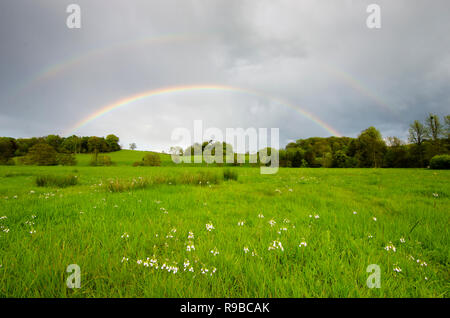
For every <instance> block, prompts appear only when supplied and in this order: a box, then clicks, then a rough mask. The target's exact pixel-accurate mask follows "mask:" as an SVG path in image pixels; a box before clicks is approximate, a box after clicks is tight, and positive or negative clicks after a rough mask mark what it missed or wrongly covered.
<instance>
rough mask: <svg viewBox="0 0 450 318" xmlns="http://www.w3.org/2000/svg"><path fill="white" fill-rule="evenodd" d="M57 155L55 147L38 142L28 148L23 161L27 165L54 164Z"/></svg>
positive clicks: (56, 161)
mask: <svg viewBox="0 0 450 318" xmlns="http://www.w3.org/2000/svg"><path fill="white" fill-rule="evenodd" d="M57 155H58V153H57V152H56V150H55V148H53V147H52V146H50V145H48V144H44V143H40V144H36V145H34V146H33V147H31V148H30V150H29V151H28V154H27V155H26V156H25V157H24V160H23V162H24V163H25V164H28V165H38V166H54V165H56V164H57V163H58V160H57Z"/></svg>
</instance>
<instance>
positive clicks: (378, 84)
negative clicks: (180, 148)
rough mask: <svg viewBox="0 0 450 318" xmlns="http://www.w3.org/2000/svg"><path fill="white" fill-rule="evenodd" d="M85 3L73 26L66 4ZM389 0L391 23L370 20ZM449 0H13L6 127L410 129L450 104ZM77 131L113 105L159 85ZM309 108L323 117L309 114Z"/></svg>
mask: <svg viewBox="0 0 450 318" xmlns="http://www.w3.org/2000/svg"><path fill="white" fill-rule="evenodd" d="M71 3H77V4H79V5H80V7H81V23H82V25H81V29H68V28H67V26H66V19H67V16H68V15H69V14H68V13H66V7H67V6H68V5H69V4H71ZM370 3H377V4H379V5H380V6H381V23H382V25H381V29H369V28H367V26H366V19H367V16H368V13H366V8H367V5H368V4H370ZM449 17H450V1H448V0H433V1H429V0H428V1H426V0H420V1H418V0H396V1H381V0H378V1H377V0H371V1H364V0H360V1H359V0H358V1H356V0H355V1H352V0H328V1H327V0H320V1H318V0H310V1H305V0H291V1H278V0H277V1H275V0H271V1H264V0H255V1H243V0H239V1H237V0H236V1H234V0H224V1H219V0H192V1H191V0H178V1H172V0H158V1H156V0H146V1H144V0H142V1H138V0H126V1H125V0H121V1H119V0H96V1H92V0H71V1H65V0H53V1H50V0H47V1H46V0H28V1H24V0H2V1H1V2H0V136H11V137H31V136H44V135H47V134H60V135H67V134H69V133H72V132H73V133H75V134H77V135H97V136H106V135H107V134H109V133H114V134H116V135H118V136H119V137H120V140H121V141H120V143H121V144H122V145H123V146H124V147H125V148H127V147H128V144H129V143H131V142H136V143H137V145H138V149H141V150H144V149H150V150H166V151H167V150H168V149H169V147H170V146H172V145H174V142H173V141H171V132H172V131H173V130H174V129H175V128H177V127H185V128H188V129H192V128H193V120H195V119H202V120H203V122H204V126H205V127H206V128H207V127H218V128H221V129H225V128H226V127H229V128H237V127H242V128H249V127H255V128H258V127H267V128H272V127H277V128H279V129H280V143H281V145H282V146H283V145H285V144H286V143H288V142H289V141H292V140H296V139H298V138H307V137H312V136H323V137H325V136H330V135H331V134H332V133H331V132H330V131H336V132H339V133H340V134H342V135H346V136H352V137H354V136H357V135H358V134H359V133H360V132H361V131H362V130H363V129H365V128H367V127H369V126H375V127H377V128H378V129H379V130H380V131H381V133H382V134H383V136H384V137H386V136H399V137H401V138H403V139H406V135H407V130H408V125H409V124H410V123H411V122H412V121H413V120H414V119H423V118H424V117H425V115H426V114H427V113H428V112H433V113H437V114H438V115H440V116H443V115H447V114H449V113H450V111H449V110H450V36H449V30H450V23H449ZM185 85H203V86H205V85H225V86H232V87H234V88H237V90H201V89H199V90H189V91H183V92H173V93H168V94H164V95H159V96H152V97H148V98H144V99H141V100H139V101H136V102H133V103H129V104H128V105H127V106H124V107H121V108H118V109H116V110H113V111H111V112H109V113H107V114H105V115H104V116H101V117H99V118H97V119H95V120H92V121H90V122H89V123H87V124H86V125H84V126H82V127H80V128H78V129H76V130H75V131H73V128H74V127H75V125H76V123H77V122H80V121H82V120H83V119H85V118H87V117H89V116H90V115H91V114H93V113H95V112H96V111H99V110H100V109H102V108H103V107H105V106H107V105H110V104H113V103H116V102H117V101H119V100H121V99H125V98H127V97H130V96H133V95H136V94H141V93H143V92H146V91H151V90H158V89H164V88H167V87H177V86H185ZM300 109H301V110H303V111H306V112H308V113H310V114H312V115H313V116H314V117H316V118H319V119H320V121H322V122H323V123H326V126H328V129H326V128H324V125H323V124H318V123H317V121H314V120H311V118H308V116H305V114H304V112H302V111H300Z"/></svg>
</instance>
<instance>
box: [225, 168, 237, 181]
mask: <svg viewBox="0 0 450 318" xmlns="http://www.w3.org/2000/svg"><path fill="white" fill-rule="evenodd" d="M223 179H224V180H226V181H227V180H235V181H237V179H238V173H237V171H236V170H231V169H224V170H223Z"/></svg>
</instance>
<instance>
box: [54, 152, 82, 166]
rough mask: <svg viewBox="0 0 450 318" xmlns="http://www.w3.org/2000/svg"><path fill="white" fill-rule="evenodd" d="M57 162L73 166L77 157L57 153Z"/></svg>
mask: <svg viewBox="0 0 450 318" xmlns="http://www.w3.org/2000/svg"><path fill="white" fill-rule="evenodd" d="M57 161H58V164H60V165H62V166H75V165H76V164H77V159H75V156H74V155H72V154H67V153H59V154H58V155H57Z"/></svg>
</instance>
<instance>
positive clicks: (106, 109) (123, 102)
mask: <svg viewBox="0 0 450 318" xmlns="http://www.w3.org/2000/svg"><path fill="white" fill-rule="evenodd" d="M192 91H228V92H239V93H246V94H250V95H256V96H259V97H262V98H264V99H266V100H269V101H273V102H276V103H278V104H280V105H285V106H287V107H290V108H292V109H293V110H295V111H297V112H299V113H300V114H301V115H302V116H304V117H306V118H308V119H309V120H311V121H313V122H314V123H316V124H317V125H319V126H320V127H322V128H323V129H325V130H326V131H327V132H329V133H330V134H332V135H334V136H341V134H340V133H339V132H338V131H337V130H336V129H334V128H333V127H332V126H331V125H329V124H327V123H326V122H324V121H323V120H321V119H320V118H319V117H317V116H316V115H314V114H312V113H310V112H308V111H307V110H305V109H303V108H300V107H298V106H295V105H293V104H290V103H288V102H286V101H284V100H281V99H278V98H274V97H271V96H268V95H265V94H262V93H260V92H256V91H253V90H248V89H243V88H239V87H232V86H225V85H210V84H206V85H187V86H175V87H165V88H160V89H155V90H149V91H145V92H141V93H138V94H136V95H132V96H128V97H125V98H123V99H120V100H118V101H115V102H113V103H111V104H108V105H106V106H103V107H102V108H101V109H99V110H97V111H96V112H94V113H92V114H90V115H89V116H87V117H86V118H84V119H82V120H80V121H79V122H77V123H76V124H75V125H74V126H73V127H71V128H70V129H69V130H68V131H67V133H66V135H72V134H75V132H76V131H77V130H79V129H80V128H82V127H84V126H86V125H87V124H89V123H90V122H92V121H94V120H96V119H98V118H100V117H102V116H103V115H105V114H107V113H110V112H112V111H113V110H115V109H118V108H123V107H126V106H129V105H131V104H133V103H134V102H137V101H140V100H143V99H146V98H150V97H154V96H159V95H168V94H173V93H181V92H192Z"/></svg>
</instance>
